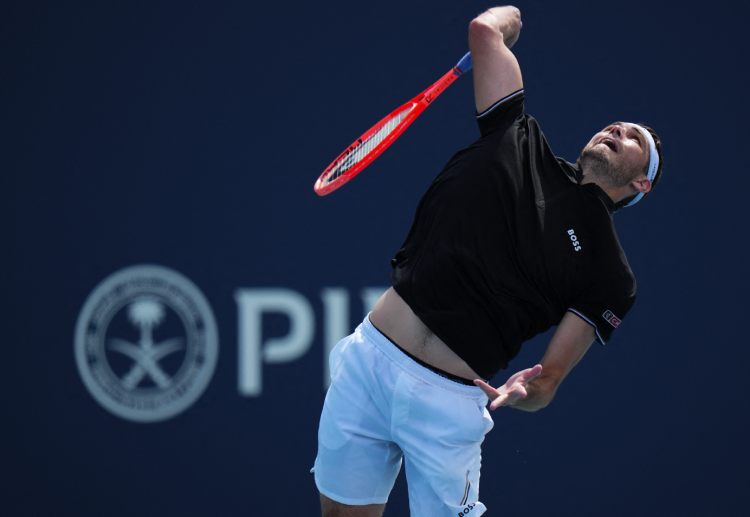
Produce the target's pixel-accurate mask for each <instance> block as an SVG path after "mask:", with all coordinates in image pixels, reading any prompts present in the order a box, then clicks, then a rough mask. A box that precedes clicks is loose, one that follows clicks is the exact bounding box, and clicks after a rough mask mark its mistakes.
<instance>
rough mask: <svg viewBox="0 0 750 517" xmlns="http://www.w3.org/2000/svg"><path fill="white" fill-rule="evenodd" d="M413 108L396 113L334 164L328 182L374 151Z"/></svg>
mask: <svg viewBox="0 0 750 517" xmlns="http://www.w3.org/2000/svg"><path fill="white" fill-rule="evenodd" d="M413 108H414V105H412V106H410V107H408V108H406V109H404V110H402V111H400V112H398V113H397V114H396V115H394V116H393V117H391V118H390V119H388V121H386V123H385V124H383V125H382V126H381V127H380V128H379V129H378V130H377V131H374V132H373V133H372V134H371V135H370V136H368V137H367V138H365V139H364V140H362V142H360V143H359V145H357V146H356V147H355V148H354V149H353V150H352V151H351V152H350V153H349V154H347V155H346V156H345V157H344V158H342V160H341V161H340V162H339V163H337V164H336V166H335V167H334V168H333V169H332V170H331V173H330V174H329V175H328V182H331V181H333V180H335V179H336V178H338V177H339V176H341V175H343V174H345V173H346V171H348V170H349V169H351V168H352V167H354V166H355V165H357V163H359V162H360V161H362V160H363V159H364V158H365V157H366V156H367V155H368V154H370V152H371V151H372V150H373V149H375V148H376V147H377V146H378V145H380V143H381V142H382V141H383V140H385V139H386V138H387V137H388V135H389V134H391V133H392V132H393V131H394V130H395V129H396V128H397V127H398V125H399V124H401V121H403V120H404V118H406V116H407V115H408V114H409V112H410V111H411V110H412V109H413Z"/></svg>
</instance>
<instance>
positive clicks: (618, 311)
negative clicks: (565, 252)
mask: <svg viewBox="0 0 750 517" xmlns="http://www.w3.org/2000/svg"><path fill="white" fill-rule="evenodd" d="M611 273H612V274H611V275H609V276H608V277H605V279H600V280H597V281H594V282H592V284H591V285H590V287H589V288H588V289H586V290H585V291H584V292H583V293H581V294H580V295H579V296H578V297H577V299H576V300H575V301H573V302H572V304H571V306H570V307H569V308H568V311H569V312H572V313H574V314H575V315H577V316H578V317H580V318H581V319H583V320H584V321H586V322H587V323H588V324H589V325H591V326H592V327H594V330H595V331H596V339H597V340H598V341H599V342H600V343H601V344H602V345H606V344H607V341H609V339H610V338H611V337H612V333H613V332H614V331H615V329H616V328H617V327H619V326H620V323H622V319H623V318H624V317H625V315H626V314H627V312H628V311H629V310H630V308H631V307H632V306H633V303H634V302H635V278H634V277H633V275H632V273H631V272H630V271H623V272H620V273H619V275H616V274H614V272H611Z"/></svg>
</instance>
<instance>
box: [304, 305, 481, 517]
mask: <svg viewBox="0 0 750 517" xmlns="http://www.w3.org/2000/svg"><path fill="white" fill-rule="evenodd" d="M329 361H330V371H331V386H330V388H329V389H328V393H327V394H326V398H325V403H324V405H323V413H322V415H321V417H320V428H319V430H318V456H317V458H316V459H315V466H314V467H313V471H314V472H315V483H316V485H317V486H318V490H319V491H320V493H321V494H323V495H325V496H327V497H328V498H330V499H333V500H334V501H338V502H340V503H344V504H350V505H364V504H383V503H385V502H387V500H388V495H389V494H390V492H391V489H392V488H393V484H394V482H395V481H396V476H397V475H398V472H399V470H400V468H401V461H402V458H403V459H404V461H405V463H406V480H407V484H408V489H409V509H410V512H411V515H412V516H413V517H420V516H424V517H439V516H446V517H448V516H450V517H456V516H459V515H460V516H470V517H475V516H478V515H481V514H483V513H484V512H485V511H486V508H485V506H484V505H483V504H482V503H480V502H479V500H478V497H479V469H480V467H481V463H482V456H481V444H482V442H483V441H484V436H485V434H487V433H488V432H489V431H490V429H492V426H493V422H492V418H491V417H490V415H489V412H488V411H487V408H486V407H485V406H486V404H487V397H486V396H485V395H484V393H483V392H482V390H480V389H479V388H477V387H476V386H467V385H464V384H461V383H458V382H455V381H452V380H450V379H447V378H445V377H442V376H440V375H439V374H437V373H435V372H433V371H432V370H430V369H428V368H425V367H423V366H421V365H420V364H418V363H417V362H415V361H414V360H412V359H411V358H410V357H408V356H407V355H406V354H405V353H404V352H402V351H401V350H399V349H398V348H397V347H396V346H394V345H393V343H391V342H390V341H389V339H388V338H387V337H385V336H384V335H383V334H381V333H380V332H379V331H378V329H376V328H375V327H374V326H373V325H372V323H371V322H370V320H369V317H368V318H365V320H364V321H363V322H362V324H361V325H359V326H358V327H357V329H356V330H355V331H354V333H353V334H352V335H350V336H347V337H346V338H344V339H342V340H341V341H339V343H338V344H337V345H336V346H335V348H334V349H333V351H332V352H331V356H330V358H329Z"/></svg>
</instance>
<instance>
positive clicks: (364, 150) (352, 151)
mask: <svg viewBox="0 0 750 517" xmlns="http://www.w3.org/2000/svg"><path fill="white" fill-rule="evenodd" d="M469 70H471V53H469V52H467V53H466V55H465V56H464V57H462V58H461V60H460V61H459V62H458V63H456V66H454V67H453V68H451V69H450V70H449V71H448V72H446V73H445V75H443V76H442V77H441V78H440V79H438V80H437V81H435V82H434V83H433V84H432V86H430V87H429V88H427V89H426V90H425V91H423V92H422V93H420V94H419V95H417V96H416V97H414V98H413V99H412V100H410V101H409V102H407V103H405V104H402V105H401V106H399V107H398V108H396V109H395V110H393V111H392V112H391V113H390V114H389V115H388V116H387V117H385V118H383V119H381V120H380V122H378V123H377V124H375V125H374V126H372V127H371V128H370V129H368V130H367V131H366V132H365V133H364V134H363V135H362V136H360V137H359V138H357V139H356V140H355V141H354V142H353V143H352V144H351V145H350V146H349V147H347V148H346V149H345V150H344V152H342V153H341V154H340V155H338V156H337V157H336V159H335V160H333V162H331V164H330V165H329V166H328V167H326V168H325V170H324V171H323V173H322V174H321V175H320V177H319V178H318V180H317V181H316V182H315V186H314V187H313V188H314V190H315V193H316V194H318V195H319V196H325V195H326V194H330V193H331V192H333V191H334V190H336V189H338V188H340V187H341V186H342V185H344V184H345V183H346V182H348V181H349V180H351V179H352V178H354V177H355V176H356V175H357V174H359V173H360V172H362V171H363V170H364V169H365V168H366V167H367V166H368V165H370V164H371V163H372V162H373V161H374V160H375V158H377V157H378V156H380V155H381V154H382V153H383V151H385V150H386V149H388V147H389V146H390V145H391V144H392V143H393V142H395V141H396V139H397V138H398V137H400V136H401V134H402V133H403V132H404V131H406V128H407V127H409V126H410V125H411V123H412V122H414V121H415V120H416V119H417V117H419V116H420V115H421V114H422V112H423V111H424V110H426V109H427V107H428V106H429V105H430V104H431V103H432V101H434V100H435V99H436V98H437V97H438V95H440V94H441V93H443V92H444V91H445V89H446V88H448V86H450V85H451V84H453V81H455V80H456V79H458V78H459V77H461V76H462V75H463V74H464V73H466V72H468V71H469Z"/></svg>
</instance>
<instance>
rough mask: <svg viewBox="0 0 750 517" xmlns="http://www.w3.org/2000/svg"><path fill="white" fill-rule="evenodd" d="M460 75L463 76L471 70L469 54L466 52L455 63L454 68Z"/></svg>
mask: <svg viewBox="0 0 750 517" xmlns="http://www.w3.org/2000/svg"><path fill="white" fill-rule="evenodd" d="M455 68H456V69H457V70H458V71H459V72H460V73H462V74H465V73H466V72H468V71H469V70H471V52H467V53H466V55H464V57H462V58H461V60H460V61H459V62H458V63H456V67H455Z"/></svg>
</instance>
